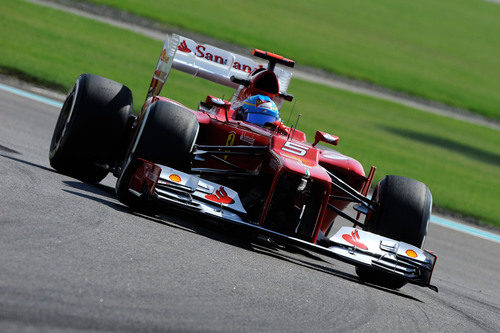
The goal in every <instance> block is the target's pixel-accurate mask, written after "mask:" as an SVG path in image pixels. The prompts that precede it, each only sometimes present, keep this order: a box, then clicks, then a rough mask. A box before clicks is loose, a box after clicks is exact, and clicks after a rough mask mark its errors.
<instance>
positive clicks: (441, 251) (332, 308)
mask: <svg viewBox="0 0 500 333" xmlns="http://www.w3.org/2000/svg"><path fill="white" fill-rule="evenodd" d="M2 87H3V86H2ZM10 89H11V90H9V89H0V174H1V175H2V177H1V181H0V191H1V193H2V195H1V196H0V207H1V210H0V228H1V230H2V232H1V233H0V267H2V269H0V331H15V332H19V331H42V330H45V331H72V330H98V331H99V330H108V331H151V330H158V331H297V332H303V331H361V332H363V331H387V330H397V331H422V332H424V331H425V332H429V331H432V332H434V331H444V332H448V331H449V332H465V331H469V332H470V331H473V332H477V331H486V332H499V331H500V316H499V313H500V297H499V295H500V279H498V276H499V274H500V267H499V265H498V252H499V251H500V243H499V241H498V235H497V234H496V233H492V232H489V231H484V230H480V229H477V228H472V227H469V226H468V225H463V224H456V223H455V222H454V221H449V220H447V219H443V218H442V217H433V223H431V224H430V227H429V234H428V237H427V239H426V243H425V248H427V249H430V250H433V251H434V252H435V253H436V254H437V255H438V261H437V264H436V268H435V271H434V275H433V280H432V283H433V284H434V285H436V286H437V287H438V288H439V293H435V292H433V291H431V290H430V289H426V288H421V287H416V286H412V285H407V286H405V287H403V288H402V289H401V290H399V291H392V290H387V289H384V288H379V287H375V286H370V285H366V284H363V283H361V282H360V281H359V280H358V279H357V277H356V275H355V273H354V268H353V267H352V266H350V265H347V264H344V263H341V262H337V261H333V260H326V259H325V258H322V257H318V256H312V255H310V254H307V253H305V252H300V251H296V250H294V249H285V248H282V247H276V246H272V245H270V244H267V243H260V242H255V243H252V242H249V241H248V240H246V239H245V238H244V237H241V235H240V236H235V235H232V234H231V233H229V232H228V231H227V230H225V229H223V228H221V227H219V226H213V225H211V224H206V223H204V222H203V220H201V219H199V218H198V217H196V216H190V215H186V214H183V213H179V212H167V213H166V214H163V215H159V216H144V215H140V214H136V213H134V212H131V211H130V210H129V209H128V208H127V207H125V206H123V205H122V204H121V203H119V202H118V201H117V200H116V198H115V197H114V182H115V179H114V178H113V177H111V176H110V177H108V178H106V179H105V180H104V181H103V182H102V183H101V184H99V185H88V184H85V183H82V182H80V181H78V180H75V179H72V178H69V177H67V176H64V175H61V174H58V173H57V172H55V171H54V170H53V169H51V167H50V165H49V162H48V147H49V143H50V138H51V135H52V131H53V128H54V125H55V122H56V119H57V116H58V112H59V108H58V106H59V105H60V104H59V103H60V101H56V100H52V99H48V98H46V97H41V96H35V95H33V94H31V93H28V92H19V91H18V92H19V93H16V92H14V91H13V90H12V88H10ZM14 90H18V89H14ZM23 94H24V95H23ZM27 97H29V98H27ZM450 223H451V224H452V226H453V227H456V226H457V225H459V226H462V227H458V228H459V229H467V228H472V229H470V230H469V232H472V233H477V232H484V233H485V234H483V235H472V234H470V233H465V232H463V231H464V230H460V231H458V230H455V229H453V228H450V227H449V226H443V225H442V224H450ZM471 230H472V231H471ZM478 236H481V237H485V238H487V239H484V238H481V237H478Z"/></svg>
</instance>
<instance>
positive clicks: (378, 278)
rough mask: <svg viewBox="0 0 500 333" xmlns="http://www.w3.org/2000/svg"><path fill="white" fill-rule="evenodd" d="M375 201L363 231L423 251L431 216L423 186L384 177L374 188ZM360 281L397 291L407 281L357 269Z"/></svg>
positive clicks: (411, 181) (427, 194)
mask: <svg viewBox="0 0 500 333" xmlns="http://www.w3.org/2000/svg"><path fill="white" fill-rule="evenodd" d="M374 199H375V201H376V202H378V203H379V209H378V210H377V212H376V213H375V214H374V215H373V216H372V218H370V220H369V221H368V222H367V224H366V227H365V230H367V231H369V232H373V233H376V234H378V235H381V236H385V237H388V238H392V239H395V240H398V241H402V242H405V243H408V244H411V245H414V246H416V247H418V248H422V247H423V244H424V240H425V236H426V234H427V227H428V224H429V219H430V216H431V209H432V195H431V192H430V190H429V188H428V187H427V185H425V184H424V183H421V182H419V181H417V180H414V179H409V178H405V177H400V176H386V177H385V178H384V179H382V180H381V181H380V183H379V184H378V185H377V189H376V190H375V193H374ZM356 273H357V275H358V276H359V278H360V279H361V280H362V281H365V282H369V283H373V284H377V285H381V286H383V287H387V288H390V289H399V288H401V287H402V286H404V285H405V284H406V282H405V281H404V280H403V279H401V278H398V277H395V276H393V275H389V274H387V273H384V272H380V271H376V270H373V269H370V268H367V267H362V266H358V267H356Z"/></svg>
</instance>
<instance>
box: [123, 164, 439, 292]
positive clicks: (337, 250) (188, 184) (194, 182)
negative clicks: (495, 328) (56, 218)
mask: <svg viewBox="0 0 500 333" xmlns="http://www.w3.org/2000/svg"><path fill="white" fill-rule="evenodd" d="M143 163H145V165H146V166H147V164H149V165H150V166H154V168H156V169H158V168H159V169H160V170H159V172H156V177H155V179H151V173H142V177H144V182H137V181H135V182H134V184H139V185H133V184H132V182H131V186H130V187H129V192H130V193H132V194H134V195H136V196H137V197H142V196H148V198H149V199H151V198H153V199H154V200H158V201H160V202H164V203H167V204H173V205H176V206H180V207H182V208H183V209H189V210H192V211H196V212H199V213H201V214H203V215H205V216H207V217H210V218H213V219H216V220H218V221H222V222H224V223H228V224H232V225H236V226H238V227H240V228H242V229H247V230H248V231H249V232H254V233H257V234H261V235H265V236H268V237H271V238H272V239H273V240H275V241H277V242H281V243H284V244H287V245H292V246H296V247H299V248H302V249H305V250H307V251H311V252H315V253H319V254H321V255H324V256H327V257H330V258H334V259H338V260H341V261H344V262H347V263H350V264H353V265H356V266H365V267H369V268H372V269H374V270H378V271H383V272H386V273H388V274H392V275H394V276H399V277H400V278H402V279H404V280H406V281H407V282H409V283H412V284H415V285H419V286H425V287H429V288H431V289H432V290H435V291H437V288H436V287H435V286H432V285H431V284H430V281H431V276H432V272H433V270H434V265H435V263H436V258H437V257H436V255H434V254H433V253H431V252H429V251H425V250H422V249H419V248H417V247H415V246H412V245H410V244H407V243H404V242H400V241H396V240H393V239H390V238H387V237H382V236H380V235H377V234H374V233H370V232H367V231H363V230H360V229H356V228H352V227H342V228H341V229H340V230H339V231H338V232H337V233H336V234H335V235H334V236H333V237H331V238H329V239H327V240H326V241H324V242H323V243H326V245H323V244H322V245H318V244H314V243H311V242H308V241H304V240H301V239H298V238H294V237H291V236H288V235H284V234H281V233H279V232H276V231H273V230H269V229H266V228H263V227H261V226H259V225H258V224H256V223H252V222H251V221H248V220H247V218H246V211H245V209H244V207H243V205H242V203H241V201H240V199H239V197H238V193H237V192H236V191H234V190H232V189H230V188H228V187H226V186H223V185H220V184H216V183H214V182H210V181H207V180H205V179H202V178H200V177H198V176H196V175H193V174H188V173H184V172H180V171H178V170H175V169H172V168H169V167H167V166H163V165H154V164H152V163H150V162H147V161H143ZM135 176H136V179H137V178H138V177H139V178H140V177H141V175H139V174H136V175H135ZM151 180H153V181H151ZM144 184H152V185H149V186H151V188H149V189H147V190H146V191H145V190H144Z"/></svg>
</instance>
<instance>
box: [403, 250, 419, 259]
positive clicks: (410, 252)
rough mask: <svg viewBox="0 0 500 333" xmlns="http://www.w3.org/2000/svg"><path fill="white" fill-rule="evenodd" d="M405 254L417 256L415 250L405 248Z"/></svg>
mask: <svg viewBox="0 0 500 333" xmlns="http://www.w3.org/2000/svg"><path fill="white" fill-rule="evenodd" d="M406 255H407V256H408V257H412V258H416V257H418V254H417V252H415V251H413V250H406Z"/></svg>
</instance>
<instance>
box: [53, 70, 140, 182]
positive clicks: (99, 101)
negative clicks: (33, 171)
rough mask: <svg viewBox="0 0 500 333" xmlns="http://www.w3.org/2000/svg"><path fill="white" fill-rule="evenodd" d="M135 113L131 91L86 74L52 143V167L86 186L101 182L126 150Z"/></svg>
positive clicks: (63, 111) (70, 97)
mask: <svg viewBox="0 0 500 333" xmlns="http://www.w3.org/2000/svg"><path fill="white" fill-rule="evenodd" d="M131 111H132V92H131V91H130V89H129V88H127V87H125V86H124V85H122V84H120V83H117V82H114V81H111V80H109V79H106V78H103V77H100V76H97V75H92V74H82V75H81V76H80V77H79V78H78V79H77V81H76V83H75V85H74V86H73V88H72V89H71V91H70V92H69V94H68V96H67V97H66V100H65V101H64V104H63V106H62V108H61V112H60V114H59V117H58V119H57V122H56V126H55V129H54V133H53V136H52V140H51V143H50V153H49V161H50V165H51V166H52V167H53V168H54V169H56V170H57V171H59V172H61V173H63V174H66V175H69V176H72V177H75V178H79V179H81V180H83V181H85V182H88V183H97V182H100V181H101V180H102V179H103V178H104V177H106V175H107V174H108V171H109V166H110V165H112V164H114V163H116V162H117V160H119V159H120V152H122V151H123V150H124V148H123V147H122V146H123V142H125V141H126V136H127V132H128V130H129V119H130V117H131Z"/></svg>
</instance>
